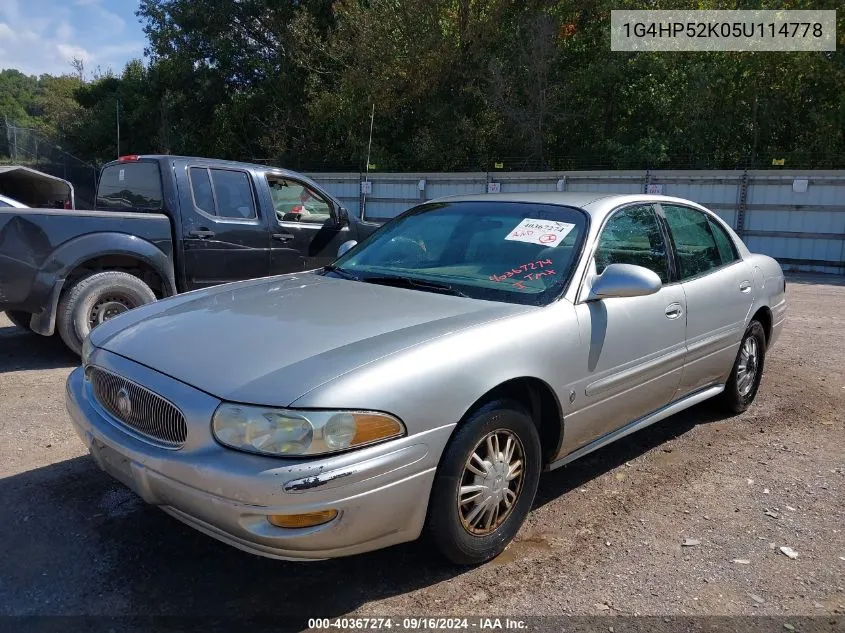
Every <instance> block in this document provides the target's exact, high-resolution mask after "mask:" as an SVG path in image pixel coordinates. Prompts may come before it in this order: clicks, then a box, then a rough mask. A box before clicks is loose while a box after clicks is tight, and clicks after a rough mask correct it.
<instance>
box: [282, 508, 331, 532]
mask: <svg viewBox="0 0 845 633" xmlns="http://www.w3.org/2000/svg"><path fill="white" fill-rule="evenodd" d="M336 516H337V510H320V511H319V512H306V513H305V514H270V515H268V516H267V520H268V521H269V522H270V523H272V524H273V525H275V526H276V527H281V528H289V529H292V528H306V527H314V526H315V525H323V523H328V522H329V521H331V520H332V519H334V518H335V517H336Z"/></svg>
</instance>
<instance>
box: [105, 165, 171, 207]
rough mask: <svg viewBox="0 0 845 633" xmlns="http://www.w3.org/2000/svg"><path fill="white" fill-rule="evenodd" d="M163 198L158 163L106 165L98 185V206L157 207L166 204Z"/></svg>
mask: <svg viewBox="0 0 845 633" xmlns="http://www.w3.org/2000/svg"><path fill="white" fill-rule="evenodd" d="M162 198H163V195H162V190H161V171H160V170H159V166H158V163H156V162H152V161H138V162H126V163H115V164H114V165H109V166H107V167H105V168H104V169H103V173H102V175H101V176H100V184H99V186H98V188H97V204H96V206H97V207H98V208H102V207H107V208H112V209H124V208H125V209H144V210H147V211H154V210H155V211H157V210H159V209H161V208H162Z"/></svg>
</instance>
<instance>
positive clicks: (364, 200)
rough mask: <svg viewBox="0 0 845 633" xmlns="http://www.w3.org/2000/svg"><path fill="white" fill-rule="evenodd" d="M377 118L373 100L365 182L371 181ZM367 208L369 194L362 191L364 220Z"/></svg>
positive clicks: (362, 215) (362, 216) (362, 214)
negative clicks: (371, 161)
mask: <svg viewBox="0 0 845 633" xmlns="http://www.w3.org/2000/svg"><path fill="white" fill-rule="evenodd" d="M375 118H376V104H375V102H373V110H372V112H371V113H370V140H369V142H368V143H367V172H366V176H365V177H364V182H369V181H370V150H371V149H372V147H373V121H374V120H375ZM366 210H367V194H366V193H363V192H362V193H361V219H362V220H363V219H364V217H365V215H364V214H365V212H366Z"/></svg>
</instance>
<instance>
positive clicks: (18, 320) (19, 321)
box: [6, 310, 32, 332]
mask: <svg viewBox="0 0 845 633" xmlns="http://www.w3.org/2000/svg"><path fill="white" fill-rule="evenodd" d="M6 316H7V317H8V319H9V321H11V322H12V323H13V324H14V325H16V326H18V327H19V328H20V329H22V330H26V331H27V332H32V328H31V327H29V319H30V318H31V317H32V315H31V314H30V313H29V312H19V311H18V310H6Z"/></svg>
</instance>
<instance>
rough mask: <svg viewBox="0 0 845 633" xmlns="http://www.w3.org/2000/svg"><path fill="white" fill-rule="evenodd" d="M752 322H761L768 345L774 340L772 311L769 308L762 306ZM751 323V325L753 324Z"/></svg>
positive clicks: (752, 318)
mask: <svg viewBox="0 0 845 633" xmlns="http://www.w3.org/2000/svg"><path fill="white" fill-rule="evenodd" d="M751 321H759V322H760V325H762V326H763V332H764V333H765V334H766V345H768V344H769V341H771V340H772V311H771V309H770V308H769V306H766V305H764V306H761V307H760V308H758V309H757V311H756V312H755V313H754V315H753V316H752V317H751ZM751 321H749V323H750V322H751Z"/></svg>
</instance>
